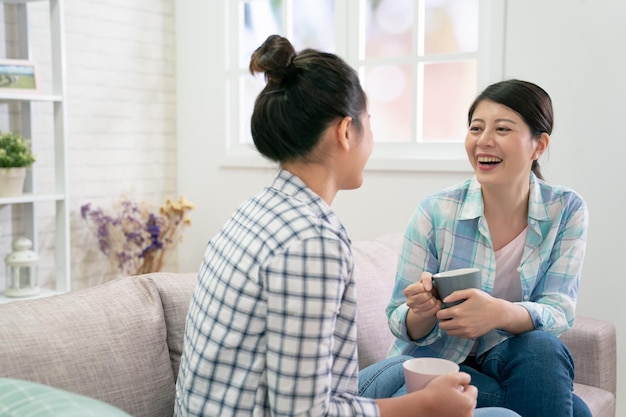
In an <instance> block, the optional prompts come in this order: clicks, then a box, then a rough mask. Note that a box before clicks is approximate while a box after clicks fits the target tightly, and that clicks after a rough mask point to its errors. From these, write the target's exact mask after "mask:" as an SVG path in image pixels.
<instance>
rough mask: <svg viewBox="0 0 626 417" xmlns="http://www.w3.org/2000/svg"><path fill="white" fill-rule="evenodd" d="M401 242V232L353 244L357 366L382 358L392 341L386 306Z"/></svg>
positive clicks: (393, 279)
mask: <svg viewBox="0 0 626 417" xmlns="http://www.w3.org/2000/svg"><path fill="white" fill-rule="evenodd" d="M401 245H402V235H401V234H389V235H384V236H380V237H377V238H376V239H375V240H358V241H355V242H354V244H353V246H352V252H353V255H354V263H355V269H354V276H355V280H356V288H357V340H358V341H359V343H358V346H359V367H360V368H364V367H366V366H368V365H370V364H372V363H374V362H376V361H379V360H381V359H383V358H385V357H386V356H387V350H388V349H389V346H391V342H392V341H393V335H392V334H391V331H390V330H389V326H388V325H387V316H386V315H385V308H386V307H387V303H388V302H389V299H390V298H391V291H392V290H393V285H394V282H395V278H396V266H397V265H396V264H397V259H398V256H399V254H400V249H401Z"/></svg>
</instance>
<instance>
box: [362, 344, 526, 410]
mask: <svg viewBox="0 0 626 417" xmlns="http://www.w3.org/2000/svg"><path fill="white" fill-rule="evenodd" d="M411 358H412V357H411V356H394V357H392V358H387V359H383V360H382V361H380V362H376V363H375V364H373V365H370V366H368V367H367V368H365V369H362V370H361V371H359V396H361V397H367V398H390V397H398V396H400V395H404V394H406V385H405V384H404V370H403V369H402V362H404V361H405V360H408V359H411ZM474 417H519V416H518V415H517V414H516V413H514V412H513V411H511V410H507V409H504V408H482V409H477V410H475V411H474Z"/></svg>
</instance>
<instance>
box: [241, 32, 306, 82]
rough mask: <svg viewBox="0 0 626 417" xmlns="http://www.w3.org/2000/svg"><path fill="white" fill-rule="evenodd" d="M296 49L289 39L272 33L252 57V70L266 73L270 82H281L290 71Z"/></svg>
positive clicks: (252, 71)
mask: <svg viewBox="0 0 626 417" xmlns="http://www.w3.org/2000/svg"><path fill="white" fill-rule="evenodd" d="M295 56H296V50H295V49H294V47H293V45H291V42H289V40H288V39H286V38H283V37H282V36H280V35H270V36H269V37H268V38H267V39H266V40H265V42H263V44H262V45H261V46H259V47H258V48H257V49H256V50H255V51H254V52H253V53H252V57H251V58H250V67H249V68H250V72H251V73H252V74H254V73H256V72H263V73H265V78H266V80H267V81H268V82H279V81H280V80H282V79H283V78H284V77H285V75H286V74H288V73H289V70H290V67H291V65H292V61H293V58H294V57H295Z"/></svg>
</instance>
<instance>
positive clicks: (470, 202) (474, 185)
mask: <svg viewBox="0 0 626 417" xmlns="http://www.w3.org/2000/svg"><path fill="white" fill-rule="evenodd" d="M541 188H542V187H541V181H540V180H539V178H537V176H536V175H535V174H534V173H532V172H531V173H530V198H529V201H528V218H529V219H535V220H537V221H541V220H548V219H549V218H550V216H549V214H548V210H547V208H546V205H545V201H544V199H543V194H542V192H541ZM483 211H484V206H483V193H482V190H481V188H480V183H479V182H478V180H477V179H476V176H473V177H472V178H471V179H470V181H469V184H468V187H467V196H466V197H465V201H464V202H463V207H462V208H461V214H460V220H469V219H475V218H477V217H481V216H482V215H483Z"/></svg>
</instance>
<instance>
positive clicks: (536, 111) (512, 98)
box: [467, 80, 554, 179]
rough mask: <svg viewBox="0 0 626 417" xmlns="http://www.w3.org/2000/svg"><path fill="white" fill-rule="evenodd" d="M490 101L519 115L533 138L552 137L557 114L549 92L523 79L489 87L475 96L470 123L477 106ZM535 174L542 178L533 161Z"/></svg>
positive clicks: (537, 163) (469, 113)
mask: <svg viewBox="0 0 626 417" xmlns="http://www.w3.org/2000/svg"><path fill="white" fill-rule="evenodd" d="M483 100H490V101H493V102H495V103H498V104H502V105H504V106H506V107H508V108H510V109H511V110H513V111H515V112H517V113H518V114H519V115H520V116H521V117H522V119H523V120H524V122H525V123H526V124H527V125H528V127H529V128H530V132H531V134H532V136H533V138H538V137H539V136H541V134H542V133H547V134H548V135H550V134H552V128H553V126H554V113H553V110H552V99H551V98H550V96H549V95H548V93H546V91H545V90H544V89H543V88H541V87H539V86H538V85H536V84H533V83H531V82H528V81H521V80H506V81H501V82H498V83H495V84H492V85H490V86H489V87H487V88H485V90H484V91H483V92H482V93H480V94H479V95H478V97H476V99H475V100H474V102H473V103H472V105H471V106H470V109H469V112H468V116H467V123H468V125H470V124H471V123H472V117H473V115H474V110H476V106H478V104H479V103H480V102H481V101H483ZM531 169H532V171H533V172H534V173H535V175H536V176H537V177H538V178H540V179H543V175H542V174H541V169H540V167H539V162H538V161H533V164H532V168H531Z"/></svg>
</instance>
